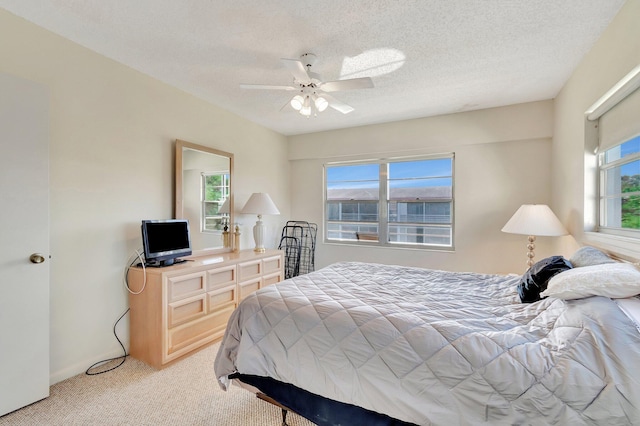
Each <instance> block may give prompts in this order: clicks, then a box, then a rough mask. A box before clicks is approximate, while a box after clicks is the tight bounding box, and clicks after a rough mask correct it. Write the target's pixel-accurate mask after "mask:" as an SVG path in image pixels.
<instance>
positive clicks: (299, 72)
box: [280, 58, 311, 84]
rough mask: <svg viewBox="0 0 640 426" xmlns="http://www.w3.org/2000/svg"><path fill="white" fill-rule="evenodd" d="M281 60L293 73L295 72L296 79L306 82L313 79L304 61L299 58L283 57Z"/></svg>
mask: <svg viewBox="0 0 640 426" xmlns="http://www.w3.org/2000/svg"><path fill="white" fill-rule="evenodd" d="M280 60H281V61H282V64H283V65H284V66H285V68H286V69H288V70H289V71H291V74H293V77H294V78H295V79H296V80H298V81H301V82H303V83H305V84H306V83H308V82H309V81H311V77H309V74H307V70H306V68H305V66H304V64H303V63H302V62H300V61H299V60H297V59H285V58H282V59H280Z"/></svg>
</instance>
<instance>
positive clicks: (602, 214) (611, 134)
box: [585, 66, 640, 239]
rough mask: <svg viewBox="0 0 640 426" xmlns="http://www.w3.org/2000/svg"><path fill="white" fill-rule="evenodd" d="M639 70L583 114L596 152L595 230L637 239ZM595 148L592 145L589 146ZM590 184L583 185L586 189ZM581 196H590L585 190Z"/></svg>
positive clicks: (639, 215)
mask: <svg viewBox="0 0 640 426" xmlns="http://www.w3.org/2000/svg"><path fill="white" fill-rule="evenodd" d="M638 87H640V66H638V67H636V68H635V69H634V70H632V71H631V72H630V73H629V74H627V76H625V77H624V78H623V79H622V80H620V82H618V84H616V85H615V86H614V87H613V88H612V89H611V90H610V91H609V92H607V93H606V94H605V95H604V96H603V97H602V98H600V99H599V100H598V101H597V102H596V103H595V104H594V105H593V106H592V107H591V108H589V110H588V111H587V112H586V118H587V124H589V122H590V123H591V127H590V126H587V127H586V129H587V142H588V141H589V139H588V138H589V136H588V135H589V132H590V131H589V128H591V129H593V130H592V131H591V134H592V135H593V136H592V140H593V139H597V141H596V142H595V144H594V145H595V151H596V152H597V172H596V173H595V174H596V175H597V176H595V179H594V181H593V182H594V183H595V184H596V191H597V192H596V193H597V203H596V206H597V208H596V209H594V210H596V212H595V216H596V217H595V219H596V222H595V223H596V229H595V230H596V231H598V232H599V233H601V234H605V237H606V234H614V235H620V236H624V237H631V238H636V239H638V238H640V120H638V111H640V90H638ZM592 146H593V145H592ZM588 182H589V181H588V180H587V181H586V183H587V185H588ZM585 193H588V187H587V190H586V191H585Z"/></svg>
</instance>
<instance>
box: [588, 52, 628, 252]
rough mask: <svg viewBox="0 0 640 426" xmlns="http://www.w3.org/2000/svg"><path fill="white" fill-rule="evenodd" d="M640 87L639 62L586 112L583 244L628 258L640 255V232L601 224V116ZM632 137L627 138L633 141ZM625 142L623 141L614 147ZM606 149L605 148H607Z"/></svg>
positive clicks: (610, 146)
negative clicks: (611, 227)
mask: <svg viewBox="0 0 640 426" xmlns="http://www.w3.org/2000/svg"><path fill="white" fill-rule="evenodd" d="M636 90H640V65H638V66H636V67H635V68H634V69H633V70H631V71H630V72H629V73H628V74H627V75H625V76H624V77H623V78H622V79H621V80H620V81H618V82H617V83H616V84H615V85H614V86H613V87H612V88H611V89H609V90H608V91H607V92H606V93H605V94H604V95H603V96H602V97H600V98H599V99H598V100H597V101H596V102H595V103H593V105H591V106H590V107H589V108H588V109H587V110H586V111H585V113H584V124H585V127H584V130H585V133H584V150H585V156H584V177H585V179H584V227H583V231H584V239H583V243H586V244H592V245H595V246H598V247H601V248H603V249H605V250H609V251H611V252H613V253H616V254H618V255H620V256H624V257H629V258H638V257H640V247H639V245H638V243H639V240H640V233H638V232H634V231H633V230H625V229H617V230H616V229H610V228H606V227H602V226H600V223H601V214H602V213H601V205H600V199H601V197H600V194H601V192H602V190H601V188H600V185H601V177H600V161H601V156H600V152H599V151H601V150H603V149H602V148H601V141H600V130H599V128H600V119H601V117H602V116H603V115H605V114H606V113H607V112H608V111H610V110H611V109H613V108H614V107H615V106H616V105H618V104H619V103H621V102H622V101H623V100H624V99H626V97H627V96H629V95H631V94H633V93H634V92H635V91H636ZM630 139H631V138H627V140H630ZM624 142H626V141H625V140H620V141H619V143H617V144H615V145H608V146H607V148H606V149H610V148H613V147H614V146H617V145H620V144H622V143H624ZM604 151H606V150H604Z"/></svg>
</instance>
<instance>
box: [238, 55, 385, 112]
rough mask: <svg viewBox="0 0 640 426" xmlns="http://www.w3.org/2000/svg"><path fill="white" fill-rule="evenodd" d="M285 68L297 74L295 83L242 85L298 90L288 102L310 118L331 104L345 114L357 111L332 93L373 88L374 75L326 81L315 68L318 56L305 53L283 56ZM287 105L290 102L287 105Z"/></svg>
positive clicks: (250, 87) (294, 77)
mask: <svg viewBox="0 0 640 426" xmlns="http://www.w3.org/2000/svg"><path fill="white" fill-rule="evenodd" d="M280 60H281V61H282V63H283V64H284V66H285V68H287V69H288V70H289V71H291V74H293V84H292V85H291V86H271V85H265V84H241V85H240V87H241V88H242V89H267V90H287V91H296V92H297V93H296V94H295V95H294V96H293V98H291V100H290V101H289V103H288V104H290V105H291V107H293V109H295V110H296V111H298V112H299V113H300V114H302V115H304V116H305V117H307V118H309V117H310V116H311V115H312V114H313V115H314V116H315V115H316V114H317V113H318V112H322V111H324V110H325V109H327V107H331V108H333V109H335V110H336V111H340V112H341V113H343V114H348V113H350V112H351V111H353V107H351V106H349V105H347V104H345V103H343V102H340V101H339V100H337V99H336V98H334V97H333V96H331V95H329V94H328V93H329V92H338V91H342V90H353V89H367V88H371V87H373V81H372V80H371V78H370V77H360V78H350V79H347V80H335V81H327V82H323V81H322V78H321V77H320V75H318V74H316V73H314V72H312V71H311V67H312V66H313V65H314V64H315V63H316V60H317V58H316V55H314V54H313V53H305V54H303V55H301V56H300V59H284V58H282V59H280ZM285 106H286V105H285Z"/></svg>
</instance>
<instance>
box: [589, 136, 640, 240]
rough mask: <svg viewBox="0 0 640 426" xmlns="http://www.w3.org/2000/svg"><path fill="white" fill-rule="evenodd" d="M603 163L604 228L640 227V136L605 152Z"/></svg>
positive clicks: (601, 158) (607, 229)
mask: <svg viewBox="0 0 640 426" xmlns="http://www.w3.org/2000/svg"><path fill="white" fill-rule="evenodd" d="M599 164H600V221H599V222H600V223H599V225H600V229H601V230H603V231H614V233H621V231H622V232H623V231H624V230H636V231H637V230H640V136H636V137H635V138H633V139H630V140H628V141H626V142H624V143H622V144H620V145H617V146H614V147H613V148H609V149H607V150H606V151H604V152H603V153H601V154H600V159H599ZM616 231H618V232H616ZM638 236H639V237H640V235H638Z"/></svg>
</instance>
